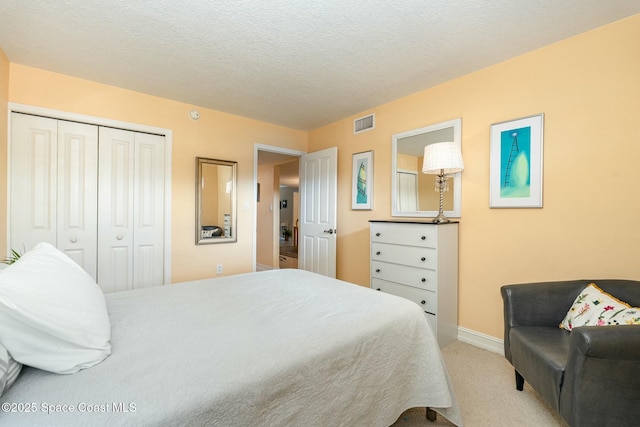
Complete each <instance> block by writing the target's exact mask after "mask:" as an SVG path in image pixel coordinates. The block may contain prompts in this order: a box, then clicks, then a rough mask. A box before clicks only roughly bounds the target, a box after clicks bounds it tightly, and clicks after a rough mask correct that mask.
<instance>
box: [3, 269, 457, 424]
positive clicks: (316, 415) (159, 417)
mask: <svg viewBox="0 0 640 427" xmlns="http://www.w3.org/2000/svg"><path fill="white" fill-rule="evenodd" d="M105 300H106V307H107V311H108V316H109V321H110V325H111V336H110V344H111V354H110V355H109V356H108V357H107V358H106V359H104V360H103V361H102V362H101V363H98V364H96V365H95V366H92V367H90V368H87V369H82V370H80V371H79V372H77V373H73V374H70V375H60V374H56V373H51V372H47V371H44V370H41V369H36V368H31V367H28V366H24V367H23V368H22V372H21V373H20V375H19V376H18V378H17V380H16V381H15V383H14V384H13V385H12V386H11V387H10V388H9V389H8V390H6V391H5V393H4V394H3V395H2V397H1V398H0V400H1V402H2V405H1V407H2V411H1V412H0V424H3V425H12V426H20V425H47V426H73V425H92V426H97V425H110V426H113V425H135V426H157V425H212V426H257V425H263V426H316V425H317V426H329V425H349V426H351V425H366V426H389V425H391V424H393V423H394V422H395V421H396V419H397V418H398V417H399V416H400V414H401V413H402V412H403V411H404V410H406V409H409V408H413V407H431V408H433V409H435V410H436V411H437V412H439V413H440V414H442V415H443V416H445V417H446V418H448V419H449V420H450V421H452V422H453V423H454V424H457V425H462V421H461V418H460V411H459V408H458V404H457V402H456V399H455V394H454V391H453V389H452V387H451V383H450V381H449V377H448V374H447V372H446V368H445V365H444V362H443V360H442V357H441V354H440V350H439V348H438V346H437V343H436V340H435V338H434V337H433V334H432V333H431V331H430V329H429V327H428V325H427V322H426V320H425V318H424V315H423V314H422V310H421V309H420V308H419V307H418V306H417V305H415V304H414V303H413V302H411V301H408V300H405V299H402V298H399V297H395V296H392V295H388V294H383V293H380V292H375V291H373V290H370V289H368V288H364V287H361V286H357V285H353V284H350V283H346V282H342V281H339V280H336V279H331V278H327V277H324V276H320V275H317V274H314V273H310V272H306V271H302V270H272V271H265V272H258V273H248V274H240V275H235V276H226V277H221V278H214V279H206V280H198V281H192V282H184V283H179V284H173V285H166V286H160V287H154V288H147V289H141V290H133V291H126V292H118V293H113V294H106V295H105ZM1 338H2V337H1V336H0V339H1Z"/></svg>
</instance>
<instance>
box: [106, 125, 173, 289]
mask: <svg viewBox="0 0 640 427" xmlns="http://www.w3.org/2000/svg"><path fill="white" fill-rule="evenodd" d="M98 158H99V184H98V186H99V189H100V191H99V200H98V212H99V215H98V253H99V261H98V284H99V285H100V287H101V288H102V289H103V290H104V291H105V292H114V291H121V290H127V289H133V288H134V284H135V288H140V287H146V286H154V285H161V284H163V274H164V235H163V233H164V138H163V137H160V136H157V135H148V134H141V133H136V132H130V131H125V130H120V129H112V128H104V127H101V128H100V145H99V156H98Z"/></svg>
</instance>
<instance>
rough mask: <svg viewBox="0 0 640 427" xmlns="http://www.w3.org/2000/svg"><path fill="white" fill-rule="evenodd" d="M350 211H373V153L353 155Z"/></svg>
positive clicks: (365, 152) (366, 152)
mask: <svg viewBox="0 0 640 427" xmlns="http://www.w3.org/2000/svg"><path fill="white" fill-rule="evenodd" d="M351 209H359V210H371V209H373V151H364V152H362V153H356V154H354V155H353V176H352V183H351Z"/></svg>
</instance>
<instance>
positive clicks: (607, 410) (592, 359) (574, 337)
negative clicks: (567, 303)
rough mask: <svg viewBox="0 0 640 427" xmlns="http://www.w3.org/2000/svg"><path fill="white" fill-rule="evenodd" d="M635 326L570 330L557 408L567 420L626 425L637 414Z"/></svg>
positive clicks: (639, 352)
mask: <svg viewBox="0 0 640 427" xmlns="http://www.w3.org/2000/svg"><path fill="white" fill-rule="evenodd" d="M638 395H640V325H624V326H585V327H579V328H574V329H573V331H572V332H571V343H570V353H569V359H568V360H567V368H566V371H565V376H564V382H563V385H562V391H561V394H560V412H561V415H562V416H563V418H564V419H565V420H570V424H571V425H584V426H590V425H629V422H630V421H631V420H635V421H637V420H638V419H639V418H640V405H638V404H637V400H636V399H635V398H634V397H633V396H638Z"/></svg>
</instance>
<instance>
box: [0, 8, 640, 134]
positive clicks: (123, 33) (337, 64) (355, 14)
mask: <svg viewBox="0 0 640 427" xmlns="http://www.w3.org/2000/svg"><path fill="white" fill-rule="evenodd" d="M636 13H640V0H606V1H605V0H492V1H481V0H457V1H453V0H348V1H347V0H261V1H259V0H191V1H178V0H109V1H106V0H1V1H0V48H2V49H3V50H4V52H5V53H6V55H7V57H8V58H9V60H10V61H11V62H13V63H18V64H24V65H29V66H33V67H37V68H42V69H45V70H50V71H54V72H58V73H62V74H67V75H71V76H76V77H80V78H83V79H88V80H93V81H97V82H101V83H105V84H108V85H114V86H119V87H123V88H127V89H132V90H136V91H139V92H144V93H148V94H152V95H157V96H160V97H164V98H169V99H174V100H177V101H182V102H186V103H190V104H195V105H198V106H202V107H207V108H212V109H215V110H220V111H225V112H228V113H232V114H237V115H241V116H245V117H250V118H254V119H258V120H263V121H267V122H271V123H275V124H279V125H284V126H288V127H291V128H296V129H303V130H310V129H314V128H317V127H320V126H322V125H325V124H328V123H331V122H333V121H336V120H339V119H341V118H344V117H347V116H350V115H353V114H357V113H359V112H361V111H364V110H367V109H369V108H371V107H374V106H377V105H380V104H383V103H385V102H388V101H392V100H394V99H397V98H400V97H402V96H405V95H408V94H411V93H414V92H417V91H419V90H422V89H426V88H428V87H431V86H434V85H436V84H439V83H442V82H444V81H447V80H450V79H452V78H455V77H458V76H461V75H464V74H467V73H469V72H472V71H475V70H478V69H481V68H484V67H487V66H489V65H492V64H495V63H497V62H500V61H503V60H505V59H508V58H510V57H513V56H517V55H519V54H522V53H525V52H527V51H530V50H533V49H536V48H539V47H542V46H545V45H548V44H551V43H554V42H556V41H559V40H562V39H565V38H567V37H570V36H572V35H575V34H578V33H581V32H584V31H587V30H589V29H592V28H595V27H598V26H601V25H604V24H607V23H610V22H613V21H616V20H619V19H622V18H624V17H627V16H630V15H633V14H636Z"/></svg>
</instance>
